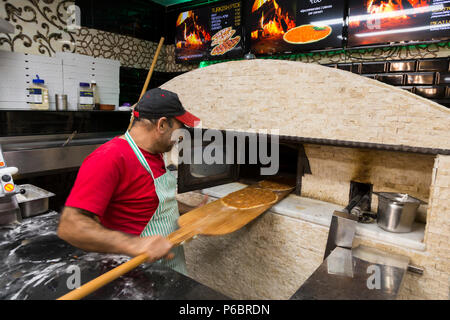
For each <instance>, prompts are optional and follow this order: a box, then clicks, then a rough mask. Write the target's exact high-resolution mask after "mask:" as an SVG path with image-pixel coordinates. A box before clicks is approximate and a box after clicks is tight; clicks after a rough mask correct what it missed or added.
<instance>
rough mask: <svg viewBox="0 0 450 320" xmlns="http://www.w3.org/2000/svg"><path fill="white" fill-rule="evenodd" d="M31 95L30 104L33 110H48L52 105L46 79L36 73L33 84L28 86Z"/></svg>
mask: <svg viewBox="0 0 450 320" xmlns="http://www.w3.org/2000/svg"><path fill="white" fill-rule="evenodd" d="M28 92H29V95H30V99H29V105H30V107H31V109H33V110H48V109H49V108H50V105H49V103H48V89H47V86H46V85H45V81H44V80H43V79H40V78H39V75H36V79H33V84H32V85H31V86H30V87H29V88H28Z"/></svg>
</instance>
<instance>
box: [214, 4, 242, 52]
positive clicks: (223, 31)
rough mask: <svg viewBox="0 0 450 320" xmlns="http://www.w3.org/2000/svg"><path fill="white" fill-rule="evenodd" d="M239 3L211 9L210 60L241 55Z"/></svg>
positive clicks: (240, 5)
mask: <svg viewBox="0 0 450 320" xmlns="http://www.w3.org/2000/svg"><path fill="white" fill-rule="evenodd" d="M241 7H242V4H241V2H240V1H237V2H231V3H226V4H223V5H220V6H214V7H211V26H210V30H211V35H212V37H211V45H210V52H209V53H210V59H223V58H234V57H239V56H242V55H243V52H244V51H243V45H242V43H243V41H242V40H243V38H242V26H241Z"/></svg>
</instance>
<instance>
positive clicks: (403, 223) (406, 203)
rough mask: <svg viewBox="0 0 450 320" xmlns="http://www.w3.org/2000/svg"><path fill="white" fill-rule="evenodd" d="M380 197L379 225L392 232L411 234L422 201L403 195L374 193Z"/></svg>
mask: <svg viewBox="0 0 450 320" xmlns="http://www.w3.org/2000/svg"><path fill="white" fill-rule="evenodd" d="M374 194H376V195H377V196H378V211H377V224H378V226H379V227H380V228H382V229H384V230H386V231H390V232H397V233H402V232H411V231H412V226H413V223H414V220H415V219H416V215H417V209H418V208H419V206H420V204H421V203H422V201H421V200H419V199H416V198H414V197H411V196H409V195H407V194H403V193H395V192H374Z"/></svg>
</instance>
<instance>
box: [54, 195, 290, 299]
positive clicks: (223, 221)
mask: <svg viewBox="0 0 450 320" xmlns="http://www.w3.org/2000/svg"><path fill="white" fill-rule="evenodd" d="M253 187H254V186H248V187H247V188H253ZM247 188H245V189H247ZM294 188H295V186H293V187H292V188H291V189H289V190H286V191H274V192H275V193H276V194H277V196H278V197H277V200H276V202H274V203H271V204H267V205H264V206H261V207H257V208H252V209H234V208H232V207H228V206H225V205H224V204H223V203H222V201H221V199H218V200H215V201H213V202H210V203H208V204H206V205H204V206H202V207H200V208H196V209H194V210H192V211H190V212H188V213H186V214H184V215H182V216H181V217H180V218H179V219H178V225H179V226H180V228H179V229H178V230H176V231H174V232H172V233H171V234H169V236H168V237H167V240H169V241H170V242H171V243H172V244H173V246H174V247H176V246H178V245H180V244H183V243H185V242H186V241H188V240H191V239H193V238H195V237H196V236H198V235H205V236H219V235H225V234H228V233H232V232H234V231H237V230H239V229H241V228H242V227H244V226H245V225H247V224H248V223H249V222H251V221H252V220H254V219H255V218H257V217H258V216H260V215H261V214H262V213H264V212H265V211H267V210H268V209H269V208H271V207H272V206H274V205H275V204H276V203H278V202H280V201H281V200H282V199H284V198H285V197H286V196H287V195H288V194H289V193H291V192H292V191H293V190H294ZM147 259H148V256H147V254H141V255H139V256H136V257H135V258H133V259H131V260H129V261H128V262H125V263H124V264H122V265H120V266H118V267H116V268H114V269H112V270H111V271H108V272H107V273H105V274H103V275H101V276H100V277H98V278H95V279H94V280H92V281H90V282H88V283H86V284H84V285H83V286H81V287H79V288H78V289H75V290H73V291H71V292H69V293H68V294H66V295H64V296H62V297H60V298H59V299H58V300H79V299H82V298H83V297H85V296H87V295H88V294H90V293H92V292H94V291H95V290H97V289H99V288H101V287H103V286H104V285H106V284H108V283H109V282H111V281H113V280H115V279H117V278H118V277H120V276H121V275H123V274H125V273H127V272H129V271H130V270H132V269H134V268H136V267H137V266H139V265H140V264H142V263H144V262H145V261H146V260H147Z"/></svg>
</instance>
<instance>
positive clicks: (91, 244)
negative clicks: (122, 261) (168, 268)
mask: <svg viewBox="0 0 450 320" xmlns="http://www.w3.org/2000/svg"><path fill="white" fill-rule="evenodd" d="M94 217H96V215H94V214H93V213H90V212H88V211H84V210H81V209H77V208H72V207H65V208H64V210H63V212H62V215H61V219H60V221H59V226H58V237H60V238H61V239H63V240H65V241H67V242H68V243H70V244H71V245H73V246H75V247H78V248H80V249H83V250H86V251H95V252H102V253H115V254H125V255H128V256H131V257H135V256H138V255H140V254H141V253H146V254H147V255H148V256H149V259H148V261H149V262H153V261H156V260H159V259H160V258H163V257H166V258H168V259H170V258H172V257H173V254H169V255H168V253H169V251H170V249H171V248H172V244H171V243H170V242H169V241H168V240H167V239H165V238H164V237H162V236H153V237H143V238H141V237H137V236H132V235H128V234H126V233H123V232H120V231H114V230H110V229H107V228H105V227H103V226H102V225H101V224H100V223H99V222H97V221H96V220H95V218H94Z"/></svg>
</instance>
